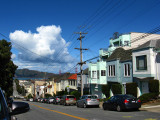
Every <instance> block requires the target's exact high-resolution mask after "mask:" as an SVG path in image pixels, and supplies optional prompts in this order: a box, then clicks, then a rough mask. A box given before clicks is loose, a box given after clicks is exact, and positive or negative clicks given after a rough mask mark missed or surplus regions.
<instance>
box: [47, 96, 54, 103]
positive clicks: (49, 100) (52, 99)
mask: <svg viewBox="0 0 160 120" xmlns="http://www.w3.org/2000/svg"><path fill="white" fill-rule="evenodd" d="M54 99H55V98H54V97H49V98H48V100H47V103H48V104H50V103H53V101H54Z"/></svg>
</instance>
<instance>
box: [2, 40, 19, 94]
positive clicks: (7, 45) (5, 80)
mask: <svg viewBox="0 0 160 120" xmlns="http://www.w3.org/2000/svg"><path fill="white" fill-rule="evenodd" d="M11 48H12V45H11V42H7V41H6V40H0V61H1V62H0V87H1V89H2V90H4V91H5V93H6V96H7V97H9V96H11V95H12V93H13V77H14V74H15V71H16V69H17V66H16V65H15V64H14V63H13V61H12V60H11V55H12V52H11Z"/></svg>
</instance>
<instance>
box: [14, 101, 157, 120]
mask: <svg viewBox="0 0 160 120" xmlns="http://www.w3.org/2000/svg"><path fill="white" fill-rule="evenodd" d="M29 104H30V108H31V109H30V111H28V112H26V113H23V114H19V115H16V117H17V118H18V120H53V119H54V120H76V119H79V120H160V113H156V112H149V111H146V109H140V111H127V112H126V111H125V112H117V111H108V110H106V111H104V110H103V109H102V108H86V109H84V108H77V107H76V106H63V105H53V104H44V103H38V102H29Z"/></svg>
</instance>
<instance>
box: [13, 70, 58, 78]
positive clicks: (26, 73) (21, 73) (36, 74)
mask: <svg viewBox="0 0 160 120" xmlns="http://www.w3.org/2000/svg"><path fill="white" fill-rule="evenodd" d="M54 75H55V74H54V73H46V78H48V77H53V76H54ZM15 77H26V78H45V72H40V71H36V70H29V69H17V70H16V73H15Z"/></svg>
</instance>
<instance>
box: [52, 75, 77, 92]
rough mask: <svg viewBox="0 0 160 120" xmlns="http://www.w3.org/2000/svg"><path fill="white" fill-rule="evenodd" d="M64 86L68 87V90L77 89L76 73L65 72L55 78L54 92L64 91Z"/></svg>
mask: <svg viewBox="0 0 160 120" xmlns="http://www.w3.org/2000/svg"><path fill="white" fill-rule="evenodd" d="M66 87H69V88H70V91H73V90H77V74H70V73H65V74H61V75H59V76H58V77H57V78H55V80H54V88H55V89H54V94H56V93H57V92H59V91H64V90H65V89H66Z"/></svg>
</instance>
